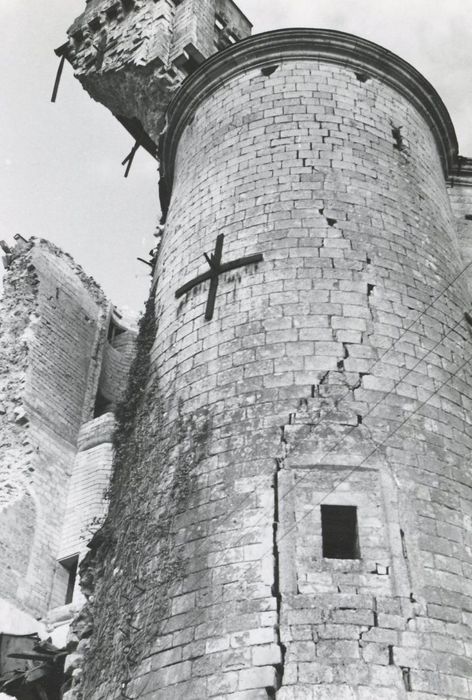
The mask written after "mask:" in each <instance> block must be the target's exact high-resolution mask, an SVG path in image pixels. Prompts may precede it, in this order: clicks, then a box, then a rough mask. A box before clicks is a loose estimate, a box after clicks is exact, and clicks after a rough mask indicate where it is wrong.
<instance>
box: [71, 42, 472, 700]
mask: <svg viewBox="0 0 472 700" xmlns="http://www.w3.org/2000/svg"><path fill="white" fill-rule="evenodd" d="M317 36H319V35H317V33H316V32H312V33H311V34H310V37H309V39H310V42H313V47H312V48H310V47H309V46H308V42H307V43H306V44H305V55H304V56H303V55H300V50H298V53H297V46H299V42H300V41H301V40H303V37H304V35H302V34H297V32H296V31H294V32H293V33H289V32H287V33H283V32H282V33H277V34H273V35H268V38H267V40H266V44H265V46H266V55H265V56H264V52H263V51H262V50H261V47H260V44H258V42H263V41H264V37H256V38H255V39H254V40H252V42H246V44H245V48H244V49H241V50H240V52H239V53H238V52H237V51H235V52H234V53H233V54H226V55H225V60H226V63H224V62H223V63H222V67H221V68H220V73H218V69H217V65H218V64H217V62H216V61H213V62H211V63H210V64H207V66H206V67H203V68H202V69H201V72H200V73H199V74H198V75H197V76H196V77H195V80H194V81H193V82H192V80H190V81H189V82H188V83H187V84H186V87H185V88H184V92H183V93H182V95H181V102H180V103H179V101H178V99H177V101H176V102H175V103H174V105H173V107H171V111H170V123H169V129H168V134H167V146H166V145H165V146H164V165H165V168H164V172H165V173H166V177H168V178H169V179H172V175H171V174H169V173H170V172H171V171H172V166H173V163H172V162H171V161H172V160H173V158H174V155H175V169H174V178H173V192H172V199H171V202H170V207H169V211H168V216H167V222H166V229H165V233H164V237H163V242H162V246H161V251H160V257H159V261H158V266H157V278H158V279H157V286H156V288H155V294H153V295H152V297H151V299H150V301H149V304H148V311H147V315H146V317H145V319H144V321H143V323H142V326H141V334H140V340H139V351H138V356H137V360H136V363H135V366H134V368H133V370H132V373H131V376H132V381H131V384H130V387H129V393H128V396H127V401H125V403H124V404H123V406H122V408H121V409H120V414H119V429H118V432H117V437H116V443H115V444H116V450H117V461H116V464H115V474H114V481H113V488H112V493H111V499H112V500H111V510H110V517H109V519H108V522H107V523H106V526H105V528H104V529H103V531H102V533H101V537H100V540H97V541H96V542H95V544H94V548H93V550H92V553H91V555H90V564H91V565H92V569H94V572H95V589H94V595H93V601H92V602H91V612H92V615H93V618H94V634H93V636H92V637H91V640H90V652H89V655H88V657H87V663H86V666H85V681H84V685H83V686H82V690H81V692H82V697H84V698H85V697H86V698H91V699H92V700H99V699H100V700H105V698H106V699H107V700H113V699H114V698H138V697H139V698H142V699H146V698H149V700H150V699H151V698H152V699H153V700H160V699H162V700H164V699H166V700H167V699H168V698H169V697H172V698H173V699H174V700H177V699H178V698H185V699H186V700H191V699H192V698H203V697H205V698H211V697H216V698H226V699H227V700H230V699H231V700H254V699H256V698H274V697H277V698H278V699H279V700H298V699H301V698H303V699H304V700H305V699H307V698H308V699H309V698H328V697H332V698H336V699H339V700H344V699H345V698H346V699H351V698H352V699H357V700H369V699H370V698H380V697H381V698H382V699H383V700H391V699H392V700H393V699H395V700H400V699H401V698H402V699H403V698H408V697H411V698H415V700H423V699H424V700H426V699H427V698H431V697H438V698H469V697H471V695H472V687H471V686H470V678H471V676H472V665H471V662H470V659H469V658H468V649H469V646H470V637H471V612H472V583H471V568H470V564H471V561H470V544H471V535H472V532H471V522H472V504H471V496H472V492H471V481H470V467H469V449H470V440H471V437H472V436H471V418H470V407H471V399H472V387H471V383H470V367H469V365H468V364H467V362H468V360H469V358H470V356H471V349H472V348H471V341H470V330H469V328H468V327H467V324H466V323H465V322H464V318H463V313H464V310H465V309H466V308H468V306H469V304H470V295H469V293H468V291H467V287H466V284H465V281H464V279H463V278H458V280H457V282H454V283H453V282H452V281H453V280H454V279H455V278H456V277H457V276H458V274H459V272H460V271H461V269H462V268H463V260H462V258H461V254H460V249H459V243H458V237H457V232H456V228H455V221H454V218H453V215H452V212H451V207H450V203H449V199H448V193H447V190H446V186H445V172H444V171H445V167H446V166H445V163H444V161H443V162H441V158H440V156H441V155H443V150H444V151H448V148H445V149H443V150H442V144H441V138H442V137H444V139H446V137H447V134H445V132H442V131H441V129H442V127H438V126H437V124H435V120H436V117H432V118H430V116H429V115H428V113H427V110H424V109H423V108H422V104H421V103H422V100H423V99H426V98H425V97H424V95H427V94H431V91H430V92H429V93H428V91H427V90H424V91H423V93H422V95H423V96H421V90H420V87H421V86H423V87H424V85H423V83H421V81H420V80H419V78H418V76H417V75H415V74H414V73H413V71H412V69H411V68H410V69H407V68H405V64H400V63H399V62H398V59H395V57H391V55H389V57H387V58H388V61H387V65H388V70H386V72H385V73H382V70H381V69H379V68H378V65H379V60H376V61H373V60H371V61H369V60H367V58H365V56H364V54H363V58H365V64H364V65H362V60H361V58H359V57H358V56H359V52H360V51H361V44H362V42H361V40H358V39H355V38H352V42H351V44H349V41H348V40H347V39H346V38H345V35H343V37H342V39H341V40H340V41H341V44H340V48H339V51H338V53H337V54H336V51H335V50H333V52H332V53H331V54H329V55H327V53H326V52H325V48H326V46H327V45H328V43H329V42H328V39H330V41H331V42H333V43H335V42H336V41H338V40H339V35H336V34H335V33H330V37H325V38H324V41H325V42H326V43H325V44H322V45H320V44H319V43H318V44H317V43H316V42H317ZM343 42H347V43H346V44H343ZM369 46H370V47H372V45H369ZM251 47H252V48H253V49H254V53H251ZM316 49H319V52H317V51H316ZM354 49H355V55H356V56H357V58H356V59H355V60H353V59H352V58H349V56H352V55H353V54H351V53H349V51H350V50H354ZM377 49H378V47H377ZM366 50H367V49H366ZM244 52H246V53H244ZM379 53H380V58H381V59H383V58H384V56H383V54H382V50H380V49H378V53H377V54H376V59H378V58H379ZM255 56H256V57H255ZM320 56H321V57H322V58H320ZM386 60H387V59H386ZM396 62H398V63H396ZM391 64H392V66H393V65H394V64H395V66H397V67H398V66H400V67H401V69H402V70H403V71H404V73H403V78H404V81H405V83H406V84H407V85H405V86H404V85H402V84H398V85H396V86H395V84H394V83H393V82H392V79H391V75H392V74H393V73H394V68H393V67H390V65H391ZM212 70H213V71H214V72H213V73H212ZM225 71H226V72H225ZM215 75H216V77H215ZM199 76H200V77H201V78H202V81H201V82H200V83H198V78H199ZM203 78H206V79H207V80H208V83H209V84H211V89H208V90H207V91H206V92H205V90H206V85H205V80H203ZM211 80H213V82H211V83H210V81H211ZM416 89H418V94H420V97H418V94H416ZM172 110H175V111H174V112H173V111H172ZM436 116H437V115H436ZM438 120H439V117H438ZM166 158H167V160H166ZM220 233H223V234H224V235H225V240H224V249H223V262H225V261H229V260H233V259H235V258H238V257H241V256H243V255H250V254H253V253H256V252H259V253H262V254H263V256H264V260H263V262H261V263H259V264H258V265H252V266H246V267H242V268H241V269H238V270H236V271H234V272H231V273H227V274H225V275H222V276H221V278H220V286H219V290H218V295H217V300H216V308H215V314H214V317H213V319H212V320H211V321H208V322H205V320H204V312H205V304H206V301H207V295H208V283H205V284H201V285H200V286H198V287H196V288H195V289H193V290H192V291H191V292H189V293H188V294H187V295H186V297H184V298H183V299H180V300H177V299H176V298H175V292H176V290H177V289H178V288H179V287H180V286H181V285H182V284H184V283H185V282H188V281H189V280H191V279H192V278H194V277H195V276H196V275H197V274H200V273H202V272H203V271H205V269H207V267H206V262H205V261H204V259H203V257H202V256H203V253H204V252H206V253H207V254H210V253H211V252H212V251H213V249H214V245H215V240H216V236H217V235H218V234H220ZM321 505H337V506H351V507H356V508H357V517H358V544H359V549H360V556H359V557H355V556H354V557H352V558H328V557H323V550H322V533H321Z"/></svg>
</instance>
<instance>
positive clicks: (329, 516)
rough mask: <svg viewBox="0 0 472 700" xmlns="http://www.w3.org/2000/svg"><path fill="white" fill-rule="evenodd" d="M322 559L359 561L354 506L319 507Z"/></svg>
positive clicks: (355, 509) (355, 510)
mask: <svg viewBox="0 0 472 700" xmlns="http://www.w3.org/2000/svg"><path fill="white" fill-rule="evenodd" d="M321 534H322V538H323V557H325V558H326V559H360V552H359V535H358V530H357V508H356V506H325V505H323V506H321Z"/></svg>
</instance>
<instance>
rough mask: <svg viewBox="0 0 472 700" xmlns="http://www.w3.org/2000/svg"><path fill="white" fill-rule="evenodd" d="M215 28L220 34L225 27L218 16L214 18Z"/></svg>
mask: <svg viewBox="0 0 472 700" xmlns="http://www.w3.org/2000/svg"><path fill="white" fill-rule="evenodd" d="M215 26H216V28H217V29H218V30H219V31H220V32H222V31H223V29H224V28H225V27H226V24H225V22H224V21H223V20H222V19H221V17H218V15H216V17H215Z"/></svg>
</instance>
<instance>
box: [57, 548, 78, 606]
mask: <svg viewBox="0 0 472 700" xmlns="http://www.w3.org/2000/svg"><path fill="white" fill-rule="evenodd" d="M59 564H60V565H61V566H62V567H63V568H64V569H65V570H66V572H67V589H66V597H65V600H64V605H69V603H72V599H73V597H74V589H75V580H76V578H77V567H78V564H79V555H78V554H76V555H75V556H73V557H68V559H62V560H61V561H60V562H59Z"/></svg>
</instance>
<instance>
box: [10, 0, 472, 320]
mask: <svg viewBox="0 0 472 700" xmlns="http://www.w3.org/2000/svg"><path fill="white" fill-rule="evenodd" d="M239 6H240V7H241V9H242V10H243V11H244V12H245V13H246V14H247V15H248V17H249V18H250V19H251V20H252V21H253V23H254V33H256V32H261V31H265V30H268V29H280V28H283V27H296V26H298V27H302V26H305V27H322V28H330V29H338V30H341V31H344V32H349V33H352V34H357V35H358V36H361V37H364V38H366V39H369V40H371V41H374V42H376V43H378V44H381V45H382V46H384V47H385V48H387V49H390V50H391V51H393V52H395V53H397V54H398V55H400V56H401V57H402V58H403V59H405V60H407V61H408V62H409V63H411V64H412V65H413V66H414V67H415V68H417V69H418V70H419V71H420V72H421V73H422V74H423V75H424V76H425V77H426V78H427V79H428V80H429V81H430V82H431V83H432V84H433V86H434V87H435V88H436V90H437V91H438V92H439V94H440V96H441V97H442V99H443V101H444V102H445V104H446V107H447V108H448V110H449V112H450V114H451V117H452V120H453V122H454V125H455V127H456V131H457V136H458V140H459V147H460V153H461V154H462V155H466V156H467V155H468V156H471V157H472V128H471V126H470V121H471V118H472V20H471V16H472V6H471V4H470V0H292V2H286V0H285V1H282V0H257V1H256V0H239ZM84 7H85V0H43V1H42V2H41V1H39V0H0V67H1V70H0V238H3V239H5V240H7V241H8V242H11V241H12V238H13V234H15V233H21V234H22V235H23V236H24V237H25V238H28V237H29V236H32V235H35V236H41V237H44V238H48V239H49V240H51V241H53V242H54V243H56V244H57V245H59V246H60V247H61V248H63V249H64V250H65V251H66V252H68V253H70V254H71V255H73V257H74V258H75V260H76V261H77V262H79V263H80V264H81V265H82V266H83V267H84V269H85V271H86V272H87V273H88V274H90V275H92V276H93V277H95V279H96V280H97V281H98V282H99V283H100V284H101V285H102V287H103V288H104V290H105V292H106V294H107V295H108V296H109V297H110V298H111V300H112V301H113V302H114V303H116V304H117V305H120V306H124V305H127V306H131V307H132V308H134V309H136V310H139V311H140V310H141V308H142V305H143V301H144V299H145V297H146V296H147V291H148V287H149V274H148V268H147V267H146V266H145V265H143V264H142V263H139V262H137V260H136V258H137V256H141V257H144V258H146V257H147V253H148V251H149V250H150V249H151V248H152V247H153V245H154V239H153V236H152V233H153V231H154V228H155V225H156V223H157V221H158V216H159V207H158V194H157V164H156V162H155V161H153V159H152V158H151V157H150V156H149V155H147V153H145V152H144V151H139V152H138V154H137V156H136V158H135V161H134V164H133V168H132V170H131V173H130V176H129V178H128V179H126V180H125V179H124V177H123V168H122V167H121V165H120V163H121V161H122V160H123V158H124V157H125V156H126V155H127V154H128V152H129V150H130V149H131V147H132V145H133V143H132V139H131V137H130V136H129V134H128V133H127V132H126V131H125V129H124V128H123V127H122V126H121V125H120V124H119V123H118V122H117V121H116V120H115V119H114V118H113V117H112V116H111V114H109V113H108V112H107V110H106V109H105V108H104V107H102V106H100V105H98V104H97V103H94V102H93V101H92V100H91V99H90V98H89V97H88V95H87V94H86V93H85V92H84V91H83V90H82V88H81V87H80V84H79V83H78V81H76V80H75V79H74V78H73V76H72V70H71V67H70V66H69V65H68V64H66V66H65V69H64V74H63V78H62V83H61V87H60V91H59V96H58V101H57V103H56V104H55V105H52V104H51V103H50V102H49V100H50V95H51V91H52V87H53V83H54V78H55V73H56V69H57V64H58V59H57V57H56V56H55V55H54V52H53V50H54V48H56V47H57V46H59V45H61V44H62V43H64V41H65V40H66V30H67V28H68V27H69V25H70V24H71V23H72V20H73V19H74V18H75V17H76V16H77V15H79V14H81V12H82V10H83V8H84ZM0 322H1V320H0Z"/></svg>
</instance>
